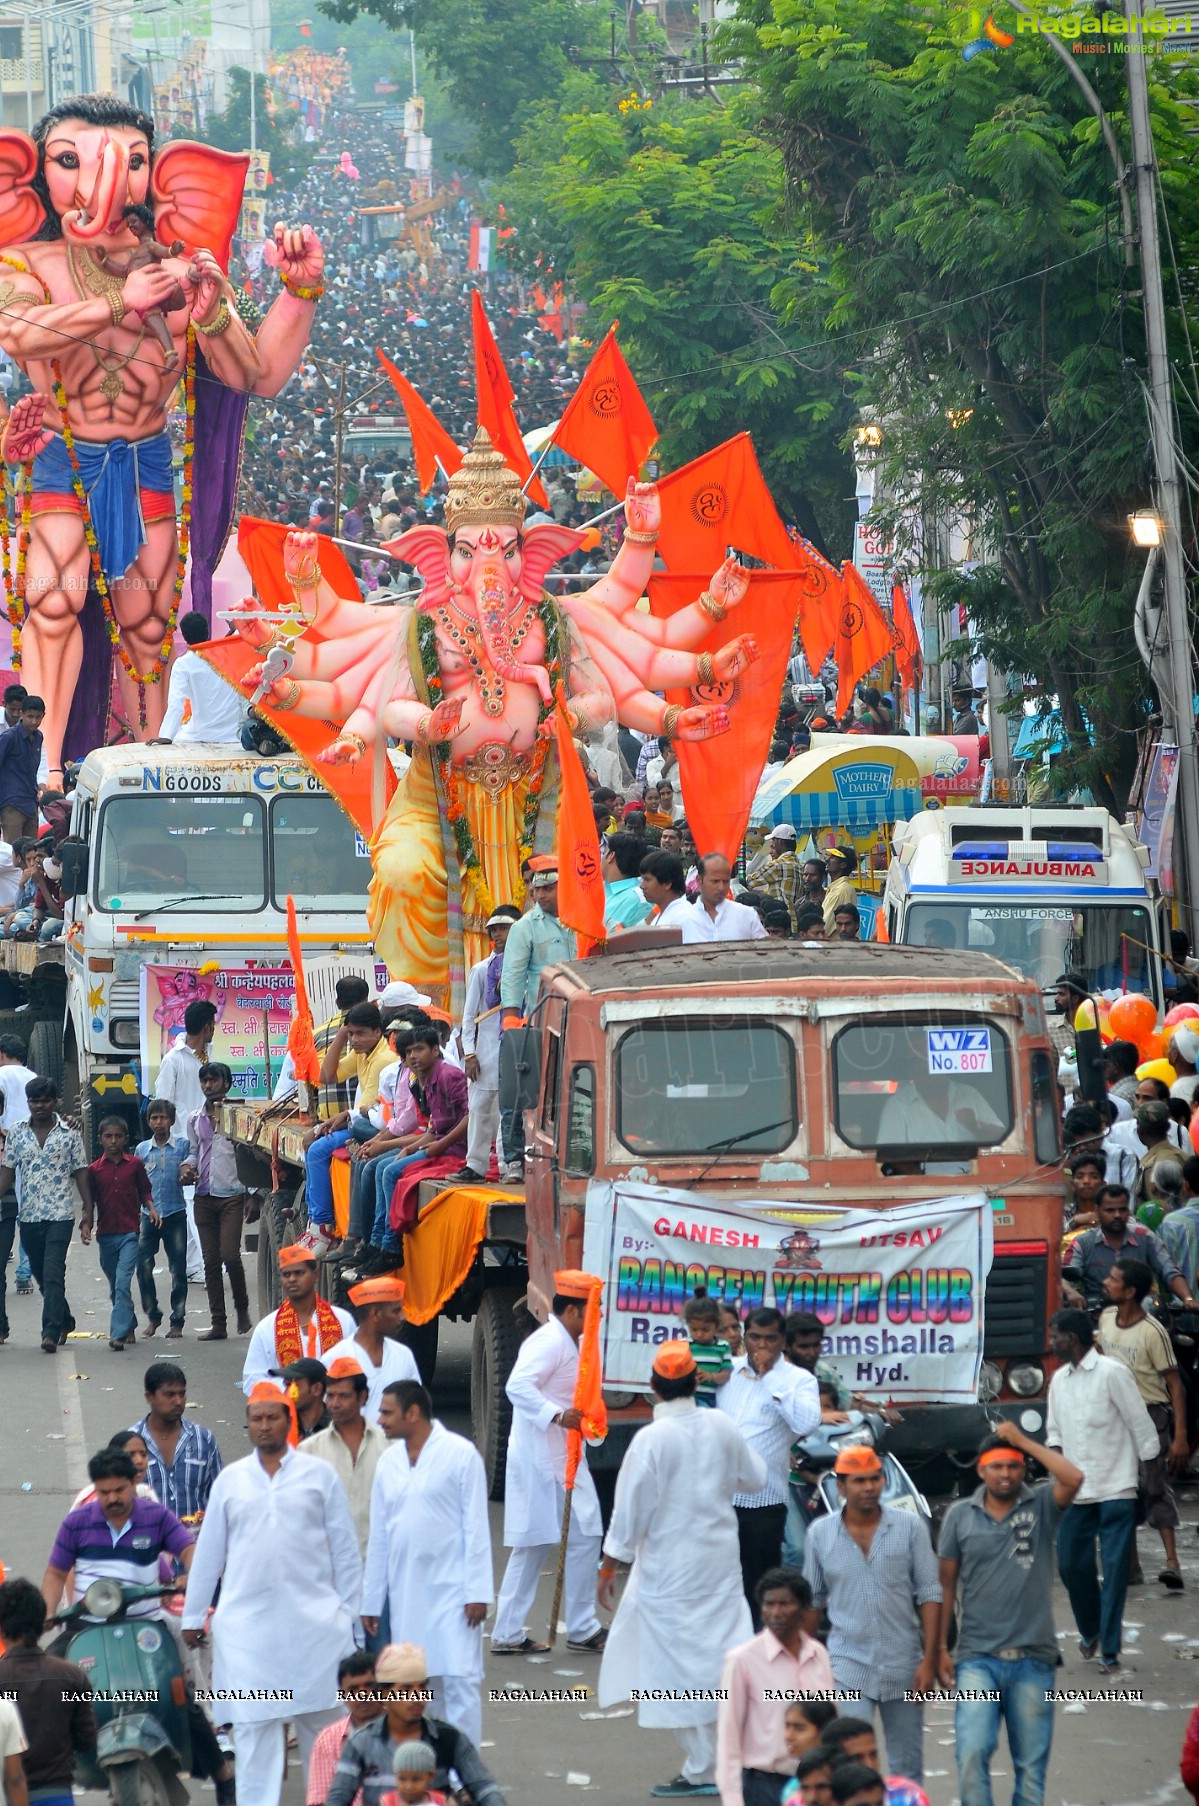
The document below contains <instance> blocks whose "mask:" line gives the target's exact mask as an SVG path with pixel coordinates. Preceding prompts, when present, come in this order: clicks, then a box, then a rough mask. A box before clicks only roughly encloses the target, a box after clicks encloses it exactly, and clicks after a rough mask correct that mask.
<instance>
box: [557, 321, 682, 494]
mask: <svg viewBox="0 0 1199 1806" xmlns="http://www.w3.org/2000/svg"><path fill="white" fill-rule="evenodd" d="M553 436H554V443H555V444H556V445H560V446H561V447H562V450H563V451H565V452H569V453H570V455H571V457H572V458H577V459H578V461H579V463H580V464H583V465H585V466H586V467H587V469H588V470H593V471H594V472H595V474H596V476H597V477H602V478H603V481H604V482H605V483H606V484H607V486H608V488H609V489H610V490H611V491H612V493H613V495H623V494H624V492H625V485H626V483H627V482H628V480H629V478H630V477H637V476H640V474H641V467H642V465H643V464H644V463H645V460H646V459H647V458H648V457H649V454H650V452H651V450H652V449H653V447H654V445H655V444H656V443H657V439H658V429H657V427H656V426H655V425H654V419H653V415H652V414H651V413H650V411H649V408H648V407H647V406H646V404H645V399H644V397H643V396H642V393H641V391H640V389H639V388H638V387H637V384H636V381H635V380H634V377H633V372H632V371H631V370H630V369H629V366H628V364H627V363H626V362H625V360H624V354H623V352H622V351H621V349H620V346H619V345H618V344H617V343H616V327H615V325H613V326H610V327H609V329H608V331H607V332H606V333H605V335H604V337H603V338H602V339H601V340H600V343H599V345H598V346H597V347H596V351H595V356H594V357H593V358H592V360H591V362H590V363H589V364H588V366H587V370H586V373H585V375H584V377H583V380H582V382H581V383H580V384H579V386H578V388H577V389H576V390H575V392H574V394H573V395H572V396H571V398H570V400H569V401H568V402H567V404H566V412H565V413H564V414H563V416H562V418H561V420H559V422H558V424H557V426H556V427H555V428H554V435H553Z"/></svg>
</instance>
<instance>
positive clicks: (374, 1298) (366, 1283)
mask: <svg viewBox="0 0 1199 1806" xmlns="http://www.w3.org/2000/svg"><path fill="white" fill-rule="evenodd" d="M403 1296H404V1282H403V1280H402V1279H396V1278H395V1276H394V1275H393V1274H386V1275H384V1276H383V1277H382V1278H381V1279H364V1280H363V1281H362V1283H361V1284H360V1285H356V1286H351V1287H350V1303H351V1304H358V1305H363V1304H398V1303H399V1302H400V1301H401V1299H402V1298H403Z"/></svg>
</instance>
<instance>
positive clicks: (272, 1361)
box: [241, 1242, 355, 1398]
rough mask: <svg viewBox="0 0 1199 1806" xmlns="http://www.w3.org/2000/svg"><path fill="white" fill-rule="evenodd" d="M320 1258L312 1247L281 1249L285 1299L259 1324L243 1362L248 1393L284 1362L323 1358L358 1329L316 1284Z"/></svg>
mask: <svg viewBox="0 0 1199 1806" xmlns="http://www.w3.org/2000/svg"><path fill="white" fill-rule="evenodd" d="M316 1280H317V1267H316V1260H315V1258H314V1257H313V1255H312V1251H311V1249H309V1248H302V1247H301V1246H300V1244H299V1243H298V1242H289V1243H288V1245H287V1247H286V1248H280V1250H279V1287H280V1290H281V1291H282V1293H283V1303H282V1304H281V1305H280V1307H279V1309H278V1310H277V1311H271V1312H270V1313H269V1314H268V1315H267V1316H265V1317H263V1318H262V1320H261V1321H260V1322H259V1323H258V1324H256V1325H255V1328H254V1333H253V1335H252V1336H251V1337H250V1346H249V1347H248V1348H247V1350H246V1360H245V1365H244V1367H243V1368H242V1375H241V1389H242V1391H243V1392H244V1393H245V1395H246V1397H247V1398H249V1396H250V1394H251V1392H253V1390H254V1388H255V1386H256V1385H257V1384H258V1382H259V1381H260V1380H266V1379H269V1378H270V1377H271V1374H272V1373H274V1372H276V1371H277V1370H278V1369H279V1368H280V1367H288V1366H290V1365H291V1363H292V1362H293V1361H299V1360H303V1359H305V1358H307V1359H308V1360H311V1361H323V1360H324V1359H325V1357H326V1355H327V1354H328V1352H329V1350H330V1349H331V1348H333V1347H335V1346H336V1345H337V1343H338V1342H342V1341H344V1340H345V1339H346V1337H347V1336H352V1335H353V1334H354V1329H355V1324H354V1319H353V1317H352V1316H351V1315H350V1312H349V1311H343V1310H342V1308H341V1306H340V1305H336V1304H330V1303H329V1302H328V1300H327V1299H324V1298H322V1297H320V1295H319V1294H318V1292H317V1289H316Z"/></svg>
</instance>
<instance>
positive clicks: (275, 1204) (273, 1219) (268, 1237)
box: [258, 1191, 286, 1317]
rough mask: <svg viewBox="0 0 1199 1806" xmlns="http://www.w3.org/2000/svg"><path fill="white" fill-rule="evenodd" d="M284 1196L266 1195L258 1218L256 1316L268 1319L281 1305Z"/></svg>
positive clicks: (278, 1194) (282, 1194) (273, 1193)
mask: <svg viewBox="0 0 1199 1806" xmlns="http://www.w3.org/2000/svg"><path fill="white" fill-rule="evenodd" d="M285 1196H286V1194H285V1193H280V1192H277V1191H272V1192H268V1193H267V1195H266V1197H265V1198H264V1199H263V1200H262V1215H261V1216H260V1217H259V1219H258V1315H259V1316H260V1317H269V1315H270V1313H271V1312H272V1311H277V1310H278V1309H279V1306H280V1305H281V1304H282V1302H283V1294H282V1292H281V1290H280V1287H279V1250H280V1248H281V1247H282V1246H283V1240H284V1236H285V1234H286V1225H285V1224H284V1221H283V1217H282V1214H281V1213H282V1209H283V1199H284V1197H285Z"/></svg>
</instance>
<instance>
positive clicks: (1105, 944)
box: [903, 897, 1155, 996]
mask: <svg viewBox="0 0 1199 1806" xmlns="http://www.w3.org/2000/svg"><path fill="white" fill-rule="evenodd" d="M903 938H904V940H905V941H906V942H907V943H908V945H909V946H912V947H950V948H954V947H956V948H959V949H964V950H968V951H969V952H971V953H976V952H977V953H990V954H991V955H993V957H994V958H995V959H1002V960H1005V961H1006V962H1007V964H1008V965H1009V966H1015V967H1016V969H1017V971H1020V972H1023V973H1024V974H1025V976H1026V977H1028V978H1031V979H1033V980H1034V982H1035V983H1036V984H1037V985H1039V986H1040V988H1041V990H1042V991H1052V989H1053V981H1054V979H1055V978H1056V977H1057V976H1058V974H1059V973H1060V972H1081V973H1082V975H1083V977H1084V978H1085V979H1086V982H1087V984H1088V986H1089V987H1090V988H1091V989H1092V990H1096V991H1113V992H1114V991H1124V990H1128V991H1144V992H1146V993H1147V994H1148V995H1150V996H1153V995H1154V994H1155V984H1154V979H1153V975H1152V970H1151V967H1150V963H1149V956H1148V955H1147V954H1146V953H1145V952H1144V951H1143V949H1144V947H1149V946H1152V944H1153V932H1152V924H1151V923H1150V920H1149V912H1148V910H1146V909H1142V908H1138V907H1137V906H1136V905H1129V904H1121V903H1083V902H1079V901H1077V900H1075V899H1071V900H1069V901H1065V900H1063V901H1062V902H1053V901H1040V902H1036V901H1034V900H1033V899H1032V898H1027V899H1026V898H1016V897H1007V898H1004V897H993V898H990V899H983V898H970V899H969V900H967V899H966V898H964V897H946V898H938V899H937V901H936V902H935V903H913V904H912V905H911V907H910V908H909V910H908V916H907V924H906V926H905V928H904V936H903ZM1138 941H1139V942H1141V943H1142V945H1141V946H1137V945H1135V943H1136V942H1138Z"/></svg>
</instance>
